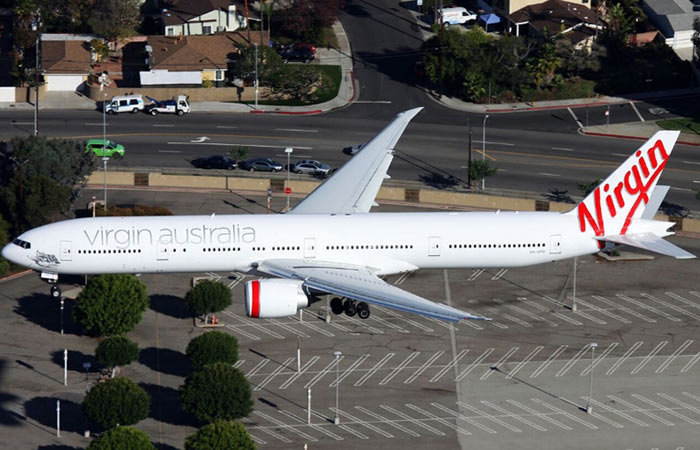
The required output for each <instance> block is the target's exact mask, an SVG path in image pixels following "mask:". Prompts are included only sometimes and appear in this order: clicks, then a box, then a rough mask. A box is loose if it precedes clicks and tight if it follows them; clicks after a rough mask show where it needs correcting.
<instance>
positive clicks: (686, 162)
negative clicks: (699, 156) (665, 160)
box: [683, 161, 700, 166]
mask: <svg viewBox="0 0 700 450" xmlns="http://www.w3.org/2000/svg"><path fill="white" fill-rule="evenodd" d="M683 162H684V163H685V164H693V165H695V166H700V162H695V161H683Z"/></svg>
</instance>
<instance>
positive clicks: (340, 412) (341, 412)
mask: <svg viewBox="0 0 700 450" xmlns="http://www.w3.org/2000/svg"><path fill="white" fill-rule="evenodd" d="M331 411H333V412H335V411H336V409H335V408H331ZM337 411H338V415H339V416H344V417H347V418H348V419H350V420H352V421H353V422H354V423H356V424H357V425H361V426H363V427H365V428H367V429H368V430H372V431H374V432H375V433H377V434H381V435H382V436H384V437H387V438H393V437H394V435H393V434H391V433H389V432H387V431H384V430H382V429H381V428H379V427H377V426H374V425H372V424H371V423H368V422H367V421H364V420H362V419H359V418H357V417H355V416H353V415H352V414H350V413H349V412H347V411H344V410H342V409H338V410H337Z"/></svg>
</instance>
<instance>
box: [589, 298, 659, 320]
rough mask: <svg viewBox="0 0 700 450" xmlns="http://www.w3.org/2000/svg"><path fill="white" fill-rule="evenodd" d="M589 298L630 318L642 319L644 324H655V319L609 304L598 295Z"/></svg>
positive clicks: (609, 302) (608, 301)
mask: <svg viewBox="0 0 700 450" xmlns="http://www.w3.org/2000/svg"><path fill="white" fill-rule="evenodd" d="M591 297H593V298H594V299H596V300H598V301H599V302H603V303H605V304H606V305H608V306H611V307H613V308H616V309H619V310H620V311H622V312H625V313H627V314H629V315H631V316H634V317H636V318H638V319H642V320H643V321H645V322H649V323H655V322H656V320H655V319H652V318H650V317H647V316H645V315H644V314H641V313H638V312H637V311H634V310H633V309H629V308H627V307H625V306H620V305H619V304H616V303H613V302H611V301H610V300H608V299H607V298H605V297H601V296H600V295H591Z"/></svg>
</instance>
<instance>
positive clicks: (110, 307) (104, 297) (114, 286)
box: [73, 274, 148, 336]
mask: <svg viewBox="0 0 700 450" xmlns="http://www.w3.org/2000/svg"><path fill="white" fill-rule="evenodd" d="M76 300H77V303H76V305H75V307H74V308H73V318H74V320H75V321H76V322H77V323H79V324H80V325H82V326H83V327H84V328H85V329H86V330H87V331H88V332H89V333H93V334H96V335H98V336H114V335H118V334H124V333H128V332H129V331H131V330H133V329H134V327H135V326H136V324H138V323H139V322H140V321H141V315H142V313H143V312H144V311H145V310H146V308H148V296H147V295H146V286H145V285H144V284H143V283H142V282H141V281H139V280H138V279H137V278H136V277H134V276H133V275H128V274H119V275H98V276H94V277H91V278H90V279H89V280H88V284H87V286H85V289H83V291H82V292H81V293H80V294H79V295H78V298H77V299H76Z"/></svg>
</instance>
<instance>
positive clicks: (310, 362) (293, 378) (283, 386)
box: [277, 356, 335, 389]
mask: <svg viewBox="0 0 700 450" xmlns="http://www.w3.org/2000/svg"><path fill="white" fill-rule="evenodd" d="M319 359H321V358H320V357H319V356H313V357H312V358H311V359H309V360H308V361H306V363H305V364H304V365H303V366H301V367H300V370H299V372H294V373H293V374H292V376H291V377H289V378H288V379H287V381H285V382H284V383H282V384H281V385H280V387H279V388H277V389H287V388H288V387H289V385H291V384H292V383H294V382H295V381H296V380H297V379H298V378H299V377H300V376H302V375H303V374H304V372H306V371H307V370H309V369H310V368H311V366H313V365H314V364H315V363H316V361H318V360H319ZM333 362H335V360H334V361H333Z"/></svg>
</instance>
